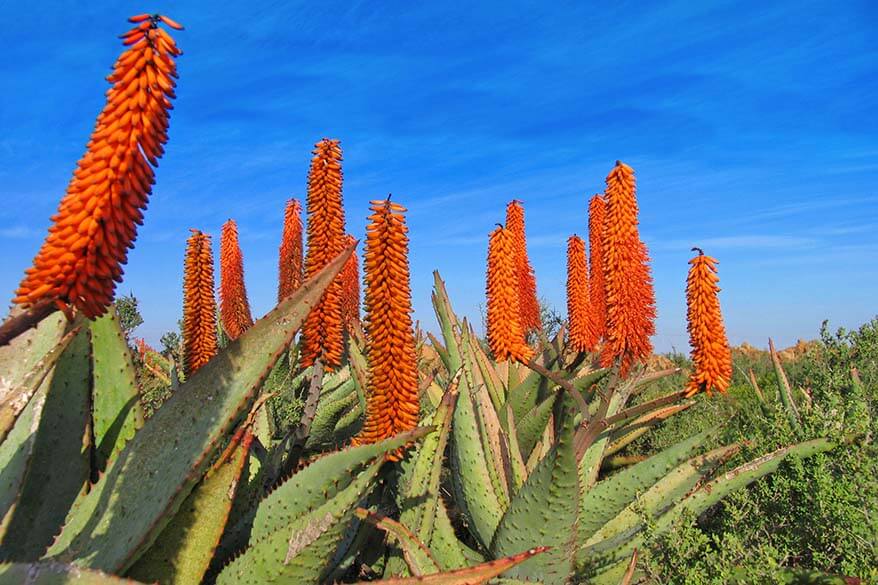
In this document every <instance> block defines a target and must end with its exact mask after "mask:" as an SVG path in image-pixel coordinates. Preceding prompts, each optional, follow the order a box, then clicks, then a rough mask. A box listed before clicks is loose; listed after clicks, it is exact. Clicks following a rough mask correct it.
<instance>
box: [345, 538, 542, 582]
mask: <svg viewBox="0 0 878 585" xmlns="http://www.w3.org/2000/svg"><path fill="white" fill-rule="evenodd" d="M545 551H546V549H545V548H542V547H539V548H533V549H530V550H527V551H525V552H523V553H518V554H516V555H512V556H508V557H505V558H502V559H497V560H496V561H489V562H487V563H482V564H479V565H476V566H474V567H468V568H465V569H457V570H454V571H446V572H443V573H434V574H432V575H424V576H421V577H396V578H391V579H382V580H381V581H380V582H381V583H387V584H388V585H481V584H482V583H487V582H488V581H490V580H491V579H493V578H495V577H498V576H499V575H501V574H503V573H504V572H506V571H508V570H510V569H512V568H514V567H516V566H517V565H519V564H520V563H523V562H525V561H527V560H528V559H532V558H534V557H535V556H537V555H539V554H540V553H545ZM368 583H370V581H358V582H357V584H358V585H368Z"/></svg>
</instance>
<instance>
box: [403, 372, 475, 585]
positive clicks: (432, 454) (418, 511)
mask: <svg viewBox="0 0 878 585" xmlns="http://www.w3.org/2000/svg"><path fill="white" fill-rule="evenodd" d="M459 379H460V373H458V374H457V375H456V376H455V378H454V380H452V382H451V384H450V385H449V388H448V390H447V391H446V392H445V395H444V396H443V398H442V402H441V403H440V404H439V407H438V408H437V409H436V412H435V413H433V415H432V416H430V417H429V418H428V419H427V420H426V421H425V422H426V424H432V425H434V426H435V427H436V428H438V430H439V432H437V433H431V434H430V435H428V436H427V437H426V438H425V439H424V441H423V442H422V443H421V444H420V445H418V447H417V448H416V450H415V451H414V452H413V453H412V456H411V457H406V458H405V460H403V462H402V475H401V477H400V478H399V481H398V486H399V487H398V488H397V496H396V504H397V507H398V508H399V510H400V517H399V521H400V523H401V524H403V525H404V526H407V527H409V528H410V529H411V530H412V532H413V533H414V536H415V538H417V539H418V541H419V542H424V543H429V542H430V540H431V539H432V537H433V526H434V522H435V518H436V509H437V507H438V506H439V504H440V501H439V479H440V475H441V472H442V462H443V459H444V454H445V446H446V445H447V444H448V437H449V435H450V432H451V416H452V414H453V413H454V405H455V402H456V401H457V396H458V394H457V386H458V383H459ZM440 568H441V567H437V568H436V569H435V570H437V571H438V570H439V569H440ZM388 570H389V571H390V574H393V575H407V574H408V573H407V569H406V567H404V566H403V559H402V558H401V557H399V556H397V555H394V556H392V557H391V558H390V559H388ZM428 572H429V571H428Z"/></svg>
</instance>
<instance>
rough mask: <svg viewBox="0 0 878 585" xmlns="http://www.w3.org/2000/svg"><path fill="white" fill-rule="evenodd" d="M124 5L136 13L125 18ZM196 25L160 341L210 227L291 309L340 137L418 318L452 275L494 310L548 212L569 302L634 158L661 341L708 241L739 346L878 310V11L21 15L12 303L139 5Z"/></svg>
mask: <svg viewBox="0 0 878 585" xmlns="http://www.w3.org/2000/svg"><path fill="white" fill-rule="evenodd" d="M123 4H124V6H123ZM144 11H149V12H163V13H165V14H168V15H169V16H171V17H172V18H174V19H177V20H179V21H180V22H182V23H184V24H185V25H186V30H185V31H182V32H178V33H174V34H175V37H176V38H177V41H178V44H179V46H180V47H181V48H182V49H183V50H184V53H185V54H184V55H183V56H182V57H181V58H180V59H179V61H178V63H179V73H180V82H179V86H178V91H177V95H178V99H177V101H176V107H175V110H174V111H173V113H172V117H171V128H170V133H169V134H170V140H169V143H168V145H167V149H166V150H167V152H166V154H165V156H164V158H163V159H162V160H161V162H160V165H159V168H158V171H157V184H156V186H155V187H154V190H153V195H152V197H151V200H150V205H149V209H148V210H147V212H146V221H145V225H144V226H143V227H142V228H141V229H140V231H139V236H138V239H137V244H136V248H135V249H134V250H133V251H132V252H131V254H130V256H129V263H128V265H127V267H126V275H125V281H124V283H123V284H122V285H121V286H120V288H119V292H121V293H127V292H129V291H132V292H134V294H135V295H136V296H137V297H138V298H139V300H140V305H141V311H142V313H143V316H144V318H145V319H146V323H145V324H144V325H143V326H141V327H140V329H139V330H138V334H140V335H143V336H145V337H146V338H147V339H148V340H149V341H151V342H153V343H157V341H158V338H159V336H160V335H161V333H162V332H163V331H166V330H168V329H171V328H173V327H175V323H176V320H177V319H178V317H179V315H180V312H181V306H182V293H181V278H182V260H183V251H184V242H185V239H186V237H187V235H188V233H189V231H188V229H189V228H190V227H195V228H199V229H202V230H204V231H207V232H209V233H211V234H213V236H214V243H215V244H216V245H218V240H219V232H220V226H221V225H222V223H223V222H224V221H225V220H226V219H227V218H229V217H232V218H235V219H236V220H237V221H238V224H239V228H240V236H241V245H242V249H243V254H244V262H245V271H246V283H247V287H248V291H249V294H250V300H251V304H252V305H253V308H254V312H255V313H257V314H262V313H264V312H265V311H267V310H269V309H270V308H271V307H272V306H273V303H274V300H275V295H276V278H277V276H276V271H277V267H276V263H277V246H278V244H279V239H280V232H281V227H282V218H283V207H284V202H285V200H286V199H287V198H288V197H300V198H304V195H305V179H306V174H307V168H308V161H309V159H310V150H311V148H312V146H313V144H314V142H316V141H317V140H319V139H320V138H322V137H324V136H327V137H333V138H339V139H341V142H342V148H343V149H344V157H345V160H344V163H343V164H344V172H345V184H344V197H345V206H346V212H347V221H348V230H349V231H350V232H351V233H353V234H354V235H355V236H357V237H358V238H362V236H363V233H364V230H365V217H366V213H367V209H368V201H369V200H370V199H375V198H378V197H383V196H384V195H386V194H387V193H393V196H394V199H396V200H398V201H400V202H402V203H404V204H406V205H407V206H408V207H409V209H410V213H409V222H410V227H411V262H412V284H413V292H414V297H415V298H414V305H415V317H416V318H418V319H421V320H422V322H423V323H424V324H425V325H426V326H428V327H432V326H433V324H434V320H433V316H432V310H431V308H430V294H429V292H430V287H431V284H432V278H431V272H432V270H433V269H439V270H440V272H441V273H442V275H443V277H444V278H445V280H446V282H447V284H448V287H449V291H450V294H451V296H452V302H453V303H454V304H455V306H456V307H457V309H458V310H459V312H461V313H464V314H469V315H471V316H472V317H474V318H475V319H476V320H478V318H479V305H480V304H483V303H484V300H483V295H484V262H485V254H486V246H487V234H488V233H489V231H490V230H491V228H492V227H493V226H494V224H495V223H496V222H499V221H503V213H504V206H505V204H506V202H507V201H509V200H510V199H513V198H519V199H522V200H524V202H525V209H526V214H527V226H528V237H529V243H530V254H531V260H532V262H533V264H534V265H535V269H536V273H537V283H538V289H539V293H540V295H541V296H544V297H545V298H546V299H547V300H548V301H549V302H550V303H552V304H554V305H555V306H556V307H557V308H558V309H559V310H561V311H562V312H563V310H564V306H565V301H564V296H563V294H564V293H563V287H564V278H565V276H564V258H565V241H566V238H567V236H568V235H570V234H571V233H579V234H585V232H586V225H587V223H586V222H587V215H586V206H587V201H588V197H589V196H590V195H592V194H593V193H595V192H597V191H600V190H602V189H603V185H604V183H603V181H604V178H605V177H606V175H607V173H608V172H609V171H610V169H611V168H612V166H613V163H614V161H615V160H616V159H621V160H623V161H625V162H626V163H628V164H630V165H631V166H633V167H634V169H635V170H636V172H637V178H638V193H639V195H638V197H639V202H640V207H641V217H640V219H641V234H642V236H643V238H644V239H645V241H646V242H647V244H648V246H649V248H650V251H651V253H652V256H653V259H654V262H653V274H654V277H655V284H656V294H657V300H658V312H659V319H658V322H657V329H658V331H657V335H656V337H655V339H654V341H655V345H656V348H657V349H658V350H662V351H665V350H670V349H671V348H672V347H675V348H677V349H682V350H685V348H686V346H687V336H686V328H685V327H686V324H685V320H684V316H685V300H684V297H683V290H684V285H685V277H686V270H687V267H688V265H687V260H688V258H689V257H690V252H689V249H690V248H691V247H692V246H693V245H698V246H701V247H703V248H704V249H705V251H706V252H707V253H709V254H711V255H713V256H716V257H717V258H719V260H720V277H721V285H722V287H723V292H722V293H721V303H722V306H723V310H724V313H725V316H726V323H727V328H728V333H729V337H730V340H731V341H732V343H740V342H741V341H744V340H747V341H749V342H750V343H753V344H754V345H764V344H765V343H766V340H767V337H768V336H769V335H771V336H773V337H774V338H775V340H776V341H777V342H778V343H779V344H781V345H786V344H790V343H793V342H794V341H795V340H796V338H799V337H803V338H812V337H815V336H816V334H817V332H818V328H819V325H820V322H821V321H822V320H823V319H825V318H826V319H830V322H831V324H832V325H833V326H846V327H853V326H857V325H859V324H861V323H863V322H864V321H866V320H868V319H870V318H872V317H873V316H874V315H875V314H876V313H878V310H876V302H875V298H876V290H878V286H876V285H878V267H876V262H875V260H874V259H875V257H876V252H878V235H876V233H878V205H876V204H878V189H876V179H878V116H876V115H875V112H876V109H878V68H876V63H878V33H876V30H878V28H876V26H878V5H876V4H875V3H874V2H872V1H870V0H863V1H848V2H841V3H840V2H831V1H827V2H805V1H796V2H764V0H758V1H743V2H742V1H735V2H701V3H696V2H690V1H678V2H661V3H658V2H656V3H652V2H645V3H644V2H532V3H516V2H512V3H510V2H466V3H457V2H434V3H413V2H321V3H314V2H308V3H299V2H260V3H255V2H252V3H247V4H244V3H231V2H223V1H214V2H210V3H205V2H179V1H175V2H166V1H159V2H154V3H151V4H142V3H139V2H137V3H128V2H126V3H121V2H89V3H83V2H73V1H67V2H60V1H51V0H47V1H45V2H39V3H35V2H29V3H26V2H12V1H6V2H0V17H2V21H3V22H4V30H3V38H4V48H3V59H2V60H0V87H2V90H3V91H2V93H3V100H2V105H0V128H2V132H0V185H2V187H0V190H2V198H3V201H4V202H5V205H3V206H2V207H0V250H2V255H3V258H4V260H3V262H2V263H0V289H2V290H5V291H8V292H7V295H9V294H10V293H11V291H12V290H13V289H14V288H15V287H16V285H17V284H18V282H19V280H20V278H21V275H22V273H23V270H24V269H25V268H26V267H27V266H28V265H29V264H30V262H31V259H32V258H33V256H34V254H35V253H36V251H37V249H38V247H39V245H40V242H41V241H42V239H43V237H44V235H45V230H46V228H47V227H48V225H49V222H48V218H49V216H50V215H51V214H52V213H53V212H54V211H55V209H56V207H57V204H58V201H59V199H60V197H61V196H62V195H63V193H64V189H65V187H66V185H67V182H68V180H69V178H70V175H71V173H72V171H73V168H74V166H75V163H76V161H77V160H78V159H79V157H80V156H81V155H82V153H83V149H84V145H85V143H86V142H87V140H88V135H89V133H90V132H91V130H92V128H93V125H94V120H95V118H96V116H97V114H98V112H99V111H100V109H101V107H102V105H103V98H104V95H103V94H104V91H105V90H106V89H107V88H108V84H107V83H106V82H105V81H104V79H103V78H104V76H105V75H107V74H108V72H109V67H110V65H111V64H112V63H113V61H114V60H115V58H116V56H117V55H118V54H119V52H120V50H121V45H120V44H119V43H118V40H117V39H116V38H115V37H116V35H117V34H120V33H122V32H124V31H125V30H126V29H127V26H128V25H127V23H126V22H125V19H126V18H127V17H128V16H130V14H134V13H137V12H144Z"/></svg>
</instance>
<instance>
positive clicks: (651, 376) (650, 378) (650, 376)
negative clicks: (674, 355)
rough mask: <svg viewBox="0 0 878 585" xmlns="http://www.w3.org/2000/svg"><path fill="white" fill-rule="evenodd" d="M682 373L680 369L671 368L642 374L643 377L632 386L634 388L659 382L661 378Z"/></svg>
mask: <svg viewBox="0 0 878 585" xmlns="http://www.w3.org/2000/svg"><path fill="white" fill-rule="evenodd" d="M682 371H683V370H682V369H681V368H677V367H673V368H668V369H666V370H659V371H657V372H648V373H646V374H643V376H642V377H641V378H640V379H639V380H637V382H636V383H635V384H634V385H635V387H639V386H643V385H644V384H649V383H650V382H654V381H656V380H660V379H661V378H664V377H667V376H673V375H674V374H679V373H680V372H682Z"/></svg>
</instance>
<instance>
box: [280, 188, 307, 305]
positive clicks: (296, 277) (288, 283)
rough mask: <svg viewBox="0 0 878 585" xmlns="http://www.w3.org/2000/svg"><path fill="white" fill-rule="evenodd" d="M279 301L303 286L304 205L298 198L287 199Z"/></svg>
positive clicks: (281, 247)
mask: <svg viewBox="0 0 878 585" xmlns="http://www.w3.org/2000/svg"><path fill="white" fill-rule="evenodd" d="M278 257H279V260H278V279H277V280H278V284H277V302H281V301H282V300H284V299H285V298H287V297H288V296H290V295H291V294H293V293H294V292H296V290H297V289H298V288H299V287H300V286H302V281H303V272H302V268H303V266H302V205H301V204H300V203H299V200H298V199H290V200H289V201H287V207H286V210H285V211H284V231H283V235H282V236H281V243H280V251H279V254H278Z"/></svg>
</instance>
